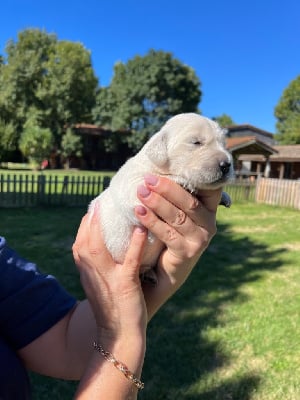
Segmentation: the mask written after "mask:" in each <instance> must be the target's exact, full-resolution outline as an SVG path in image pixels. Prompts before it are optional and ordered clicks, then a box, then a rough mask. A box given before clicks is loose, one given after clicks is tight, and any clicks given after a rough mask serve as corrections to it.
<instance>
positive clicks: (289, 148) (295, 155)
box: [270, 144, 300, 162]
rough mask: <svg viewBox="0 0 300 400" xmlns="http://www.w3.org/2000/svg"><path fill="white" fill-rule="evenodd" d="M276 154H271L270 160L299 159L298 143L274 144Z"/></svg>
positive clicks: (299, 146) (299, 147)
mask: <svg viewBox="0 0 300 400" xmlns="http://www.w3.org/2000/svg"><path fill="white" fill-rule="evenodd" d="M274 149H275V150H277V152H278V153H277V154H272V155H271V157H270V160H272V161H298V162H299V161H300V144H294V145H282V146H274Z"/></svg>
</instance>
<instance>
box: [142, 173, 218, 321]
mask: <svg viewBox="0 0 300 400" xmlns="http://www.w3.org/2000/svg"><path fill="white" fill-rule="evenodd" d="M138 198H139V200H140V201H141V202H142V203H143V206H137V207H136V208H135V214H136V217H137V218H138V219H139V221H140V222H141V223H142V224H143V225H144V226H145V227H146V228H148V229H149V230H150V231H151V232H152V233H153V234H154V235H155V236H156V237H157V238H158V239H160V240H161V241H162V242H164V243H165V245H166V249H165V250H163V252H162V254H161V256H160V258H159V262H158V266H157V278H158V283H157V285H156V286H155V287H153V286H152V287H151V286H149V285H148V286H145V287H144V295H145V299H146V303H147V309H148V315H149V318H151V317H152V315H153V314H154V313H155V312H156V311H157V310H158V308H159V307H160V306H161V305H162V304H163V303H164V302H165V301H166V300H167V299H168V298H169V297H170V296H171V295H172V294H173V293H174V292H175V291H176V290H177V289H178V288H179V287H180V286H181V285H182V284H183V282H184V281H185V280H186V279H187V277H188V276H189V274H190V273H191V271H192V269H193V268H194V266H195V264H196V262H197V261H198V259H199V257H200V256H201V254H202V253H203V252H204V250H205V249H206V248H207V246H208V244H209V242H210V240H211V239H212V237H213V236H214V235H215V233H216V210H217V207H218V204H219V202H220V198H221V189H220V190H214V191H211V190H209V191H208V190H207V191H201V192H200V193H198V198H196V197H194V196H192V195H191V194H190V193H188V192H187V191H186V190H184V189H183V188H182V187H181V186H179V185H178V184H176V183H175V182H173V181H171V180H169V179H167V178H164V177H158V176H152V175H147V176H145V186H141V187H139V188H138Z"/></svg>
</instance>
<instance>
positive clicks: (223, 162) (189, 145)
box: [89, 113, 233, 272]
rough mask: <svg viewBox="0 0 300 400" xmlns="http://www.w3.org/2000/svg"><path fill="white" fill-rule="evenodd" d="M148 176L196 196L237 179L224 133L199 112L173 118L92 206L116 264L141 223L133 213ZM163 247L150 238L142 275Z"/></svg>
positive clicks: (130, 161) (123, 168) (113, 180)
mask: <svg viewBox="0 0 300 400" xmlns="http://www.w3.org/2000/svg"><path fill="white" fill-rule="evenodd" d="M147 173H152V174H156V175H160V176H166V177H168V178H170V179H172V180H174V181H175V182H177V183H179V184H180V185H181V186H183V187H184V188H185V189H187V190H188V191H189V192H191V193H194V194H197V192H198V191H199V190H200V189H216V188H219V187H221V186H222V185H224V183H225V182H226V181H227V180H228V179H230V178H231V177H232V175H233V169H232V159H231V156H230V154H229V153H228V152H227V151H226V149H225V137H224V132H223V130H222V129H221V128H220V127H219V125H218V124H217V123H216V122H214V121H212V120H210V119H208V118H205V117H203V116H200V115H198V114H194V113H186V114H178V115H176V116H174V117H172V118H171V119H169V120H168V121H167V122H166V124H165V125H164V126H163V127H162V128H161V130H160V131H159V132H157V133H156V134H154V135H153V136H152V137H151V138H150V140H149V141H148V142H147V143H146V144H145V145H144V147H143V148H142V149H141V150H140V151H139V153H137V154H136V155H135V156H134V157H132V158H131V159H129V160H128V161H127V162H126V163H125V164H124V165H123V166H122V167H121V168H120V170H119V171H118V172H117V173H116V175H114V177H113V178H112V180H111V182H110V185H109V187H108V188H107V189H106V190H105V191H104V192H103V193H101V194H100V195H99V196H98V197H96V198H95V199H94V200H93V201H92V202H91V204H90V208H89V211H90V212H91V213H92V212H93V209H94V208H95V207H99V210H100V213H99V215H100V222H99V223H100V225H101V229H102V232H103V237H104V240H105V243H106V246H107V248H108V250H109V252H110V253H111V255H112V256H113V258H114V259H115V260H116V261H117V262H123V260H124V256H125V253H126V250H127V248H128V245H129V242H130V238H131V235H132V229H133V226H134V225H138V224H139V222H138V220H137V219H136V217H135V215H134V207H135V206H136V205H137V204H139V201H138V199H137V186H138V185H141V184H143V183H144V175H145V174H147ZM163 248H164V244H163V243H162V242H160V241H159V240H158V239H157V238H155V237H153V236H152V235H149V240H148V243H147V246H146V248H145V252H144V257H143V261H142V267H141V272H145V271H147V270H149V269H151V268H152V267H154V266H155V265H156V264H157V260H158V257H159V254H160V253H161V251H162V249H163Z"/></svg>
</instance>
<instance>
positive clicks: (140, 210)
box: [135, 206, 147, 216]
mask: <svg viewBox="0 0 300 400" xmlns="http://www.w3.org/2000/svg"><path fill="white" fill-rule="evenodd" d="M135 211H136V213H137V214H139V215H141V216H144V215H146V214H147V210H146V208H145V207H144V206H136V207H135Z"/></svg>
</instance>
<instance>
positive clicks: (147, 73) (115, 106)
mask: <svg viewBox="0 0 300 400" xmlns="http://www.w3.org/2000/svg"><path fill="white" fill-rule="evenodd" d="M200 98H201V91H200V81H199V79H198V78H197V76H196V74H195V72H194V70H193V69H192V68H190V67H188V66H186V65H184V64H182V63H181V62H180V61H179V60H177V59H176V58H174V57H173V56H172V54H171V53H167V52H163V51H154V50H150V51H149V53H148V54H147V55H146V56H144V57H141V56H135V57H134V58H133V59H131V60H129V61H128V62H127V63H126V64H124V63H121V62H119V63H117V64H116V65H115V67H114V75H113V79H112V82H111V85H110V86H108V87H105V88H101V89H100V90H99V93H98V95H97V100H96V107H95V108H94V110H93V116H94V121H95V123H97V124H99V125H102V126H105V127H107V128H110V129H112V130H114V131H115V130H119V129H126V130H128V131H132V132H133V134H132V135H130V136H129V139H128V142H129V145H130V146H131V147H132V148H136V149H138V148H140V147H141V145H142V144H143V143H144V142H145V140H146V139H147V138H148V137H149V136H150V135H151V134H153V133H155V132H156V131H157V130H158V129H159V128H160V127H161V126H162V125H163V123H164V122H165V121H166V120H167V119H168V118H170V117H171V116H172V115H174V114H178V113H182V112H197V107H198V104H199V101H200Z"/></svg>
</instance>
